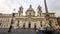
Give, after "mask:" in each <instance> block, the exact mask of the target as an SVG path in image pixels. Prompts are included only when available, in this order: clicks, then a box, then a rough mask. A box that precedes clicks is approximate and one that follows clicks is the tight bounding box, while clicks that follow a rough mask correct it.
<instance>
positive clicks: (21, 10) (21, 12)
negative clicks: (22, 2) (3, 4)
mask: <svg viewBox="0 0 60 34" xmlns="http://www.w3.org/2000/svg"><path fill="white" fill-rule="evenodd" d="M18 15H19V16H22V15H23V7H22V6H21V7H20V8H19V11H18Z"/></svg>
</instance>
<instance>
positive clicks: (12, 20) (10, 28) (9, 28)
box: [8, 9, 15, 32]
mask: <svg viewBox="0 0 60 34" xmlns="http://www.w3.org/2000/svg"><path fill="white" fill-rule="evenodd" d="M14 11H15V9H14ZM13 18H14V13H13V14H12V20H11V24H10V28H9V30H8V32H11V29H12V24H13Z"/></svg>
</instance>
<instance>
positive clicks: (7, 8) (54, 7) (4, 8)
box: [0, 0, 60, 16]
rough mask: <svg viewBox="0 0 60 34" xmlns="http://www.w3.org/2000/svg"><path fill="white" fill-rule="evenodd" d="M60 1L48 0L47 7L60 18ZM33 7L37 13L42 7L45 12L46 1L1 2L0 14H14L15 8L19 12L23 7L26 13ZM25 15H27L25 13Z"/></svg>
mask: <svg viewBox="0 0 60 34" xmlns="http://www.w3.org/2000/svg"><path fill="white" fill-rule="evenodd" d="M59 3H60V0H47V6H48V10H49V12H51V13H52V12H54V13H56V16H60V15H59V13H60V4H59ZM30 4H31V5H32V7H33V9H34V10H35V11H36V12H37V7H38V5H40V6H41V7H42V10H43V12H45V11H44V0H0V13H12V12H13V9H14V8H15V9H16V11H15V12H18V9H19V7H20V6H21V5H22V6H23V8H24V12H25V11H26V10H27V9H28V8H29V5H30ZM24 14H25V13H24Z"/></svg>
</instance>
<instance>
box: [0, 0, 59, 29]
mask: <svg viewBox="0 0 60 34" xmlns="http://www.w3.org/2000/svg"><path fill="white" fill-rule="evenodd" d="M44 3H45V10H46V13H42V10H41V6H38V7H37V16H36V14H35V13H36V12H35V11H34V9H33V8H32V5H30V6H29V8H28V9H27V11H26V12H25V14H26V15H25V16H23V7H22V6H21V7H19V10H18V13H13V14H1V13H0V28H10V26H12V28H14V29H18V28H32V29H34V28H36V29H39V30H44V29H46V28H47V29H52V30H56V29H58V28H59V26H58V24H57V19H56V16H55V13H48V10H47V5H46V2H45V1H44Z"/></svg>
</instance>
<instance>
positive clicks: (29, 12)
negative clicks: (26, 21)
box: [26, 5, 35, 16]
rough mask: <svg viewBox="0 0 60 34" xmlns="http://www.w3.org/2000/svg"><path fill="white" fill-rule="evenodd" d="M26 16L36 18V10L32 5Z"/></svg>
mask: <svg viewBox="0 0 60 34" xmlns="http://www.w3.org/2000/svg"><path fill="white" fill-rule="evenodd" d="M26 15H27V16H28V15H32V16H35V11H34V9H33V8H32V5H30V7H29V8H28V9H27V11H26Z"/></svg>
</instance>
